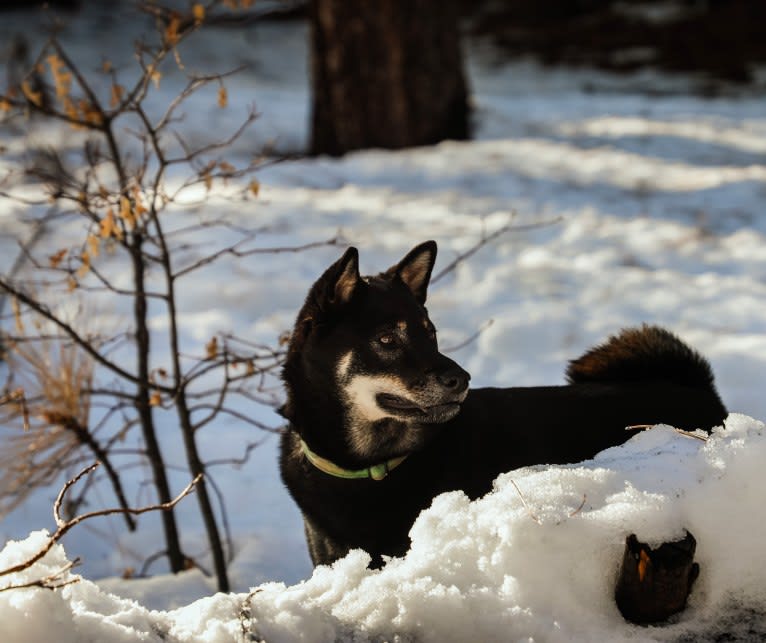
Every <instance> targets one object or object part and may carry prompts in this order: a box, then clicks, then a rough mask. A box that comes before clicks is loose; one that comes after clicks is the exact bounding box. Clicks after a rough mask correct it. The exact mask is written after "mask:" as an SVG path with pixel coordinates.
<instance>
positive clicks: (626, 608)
mask: <svg viewBox="0 0 766 643" xmlns="http://www.w3.org/2000/svg"><path fill="white" fill-rule="evenodd" d="M696 548H697V541H696V540H695V539H694V536H692V535H691V533H689V532H688V531H687V532H686V537H685V538H683V539H682V540H677V541H675V542H670V543H663V544H662V545H660V546H659V547H658V548H657V549H652V548H651V547H649V545H647V544H645V543H642V542H640V541H639V540H638V538H636V536H635V534H631V535H630V536H628V538H627V539H626V540H625V554H624V556H623V559H622V568H621V569H620V577H619V579H618V581H617V588H616V589H615V600H616V601H617V607H618V608H619V610H620V612H621V613H622V615H623V616H624V617H625V619H627V620H628V621H631V622H633V623H639V624H648V623H659V622H661V621H665V620H667V619H668V618H669V617H671V616H672V615H673V614H676V613H677V612H680V611H681V610H683V609H684V608H685V607H686V599H687V598H688V597H689V592H691V588H692V584H693V583H694V581H695V579H696V578H697V576H698V575H699V565H698V564H697V563H695V562H694V552H695V550H696Z"/></svg>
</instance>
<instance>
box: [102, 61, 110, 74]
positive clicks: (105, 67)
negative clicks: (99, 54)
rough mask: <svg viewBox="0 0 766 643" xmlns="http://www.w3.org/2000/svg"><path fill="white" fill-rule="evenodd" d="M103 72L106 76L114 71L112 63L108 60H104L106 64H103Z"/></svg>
mask: <svg viewBox="0 0 766 643" xmlns="http://www.w3.org/2000/svg"><path fill="white" fill-rule="evenodd" d="M101 71H103V72H104V73H105V74H108V73H109V72H110V71H112V61H111V60H109V59H108V58H104V62H102V63H101Z"/></svg>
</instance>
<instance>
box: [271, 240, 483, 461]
mask: <svg viewBox="0 0 766 643" xmlns="http://www.w3.org/2000/svg"><path fill="white" fill-rule="evenodd" d="M435 259H436V243H435V242H433V241H427V242H425V243H423V244H420V245H419V246H417V247H415V248H414V249H413V250H411V251H410V252H409V253H408V254H407V255H406V256H405V257H404V259H402V260H401V261H400V262H399V263H397V264H396V265H394V266H392V267H391V268H390V269H389V270H387V271H386V272H383V273H381V274H380V275H377V276H374V277H361V276H360V275H359V254H358V252H357V250H356V248H349V249H348V250H347V251H346V252H345V254H344V255H343V256H342V257H341V258H340V259H339V260H338V261H336V262H335V263H334V264H333V265H331V266H330V267H329V268H328V269H327V270H326V271H325V273H324V274H323V275H322V276H321V277H320V278H319V280H317V282H316V283H315V284H314V285H313V286H312V288H311V290H310V291H309V294H308V297H307V298H306V303H305V304H304V306H303V308H302V309H301V311H300V313H299V315H298V319H297V321H296V325H295V329H294V331H293V333H292V337H291V340H290V345H289V348H288V358H287V361H286V364H285V370H284V378H285V383H286V385H287V388H288V403H287V405H286V406H285V408H284V414H285V415H286V416H287V417H288V418H289V419H291V420H294V421H295V422H296V424H297V425H298V426H299V429H300V430H302V431H304V432H310V431H311V428H310V426H309V425H310V424H312V422H311V420H312V418H310V417H306V415H305V412H308V413H311V414H313V419H314V424H325V423H324V422H322V421H321V420H322V419H323V418H317V417H316V414H317V413H322V412H323V410H324V411H326V412H327V413H328V414H334V413H340V414H341V415H342V421H341V422H339V423H338V424H339V425H340V426H342V427H343V431H344V432H345V435H343V436H311V437H312V439H313V440H314V442H315V443H316V442H317V441H319V442H322V443H325V444H328V443H329V442H332V441H333V440H334V441H335V442H336V445H335V446H336V449H332V450H333V451H336V450H337V447H338V446H339V445H340V444H343V446H345V448H346V449H348V450H350V452H351V453H352V454H353V455H354V456H356V457H357V458H361V459H362V460H371V461H372V460H378V459H380V458H381V457H393V456H395V455H401V454H403V453H407V452H410V451H412V450H415V449H417V448H419V447H421V446H422V445H423V444H424V443H425V442H426V441H427V438H428V436H429V435H430V434H431V433H433V432H434V430H435V428H436V426H437V425H438V424H440V423H443V422H446V421H448V420H450V419H452V418H453V417H455V416H456V415H457V414H458V412H459V411H460V404H461V403H462V401H463V400H464V399H465V397H466V395H467V392H468V380H469V375H468V373H466V372H465V371H464V370H463V369H462V368H460V366H458V365H457V364H456V363H455V362H454V361H452V360H451V359H449V358H448V357H445V356H444V355H442V354H441V353H440V352H439V349H438V344H437V340H436V329H435V327H434V325H433V323H432V322H431V320H430V319H429V317H428V312H427V310H426V308H425V301H426V291H427V289H428V283H429V280H430V278H431V271H432V269H433V265H434V261H435ZM317 420H319V421H318V422H317ZM325 426H326V424H325ZM304 437H305V438H308V437H309V436H308V435H304Z"/></svg>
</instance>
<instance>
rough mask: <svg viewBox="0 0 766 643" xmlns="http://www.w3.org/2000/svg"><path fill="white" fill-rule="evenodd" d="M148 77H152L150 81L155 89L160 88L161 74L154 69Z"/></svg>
mask: <svg viewBox="0 0 766 643" xmlns="http://www.w3.org/2000/svg"><path fill="white" fill-rule="evenodd" d="M149 78H151V79H152V82H153V83H154V87H155V88H156V89H159V88H160V79H161V78H162V74H161V73H160V72H159V71H158V70H156V69H155V70H153V71H152V72H151V73H150V74H149Z"/></svg>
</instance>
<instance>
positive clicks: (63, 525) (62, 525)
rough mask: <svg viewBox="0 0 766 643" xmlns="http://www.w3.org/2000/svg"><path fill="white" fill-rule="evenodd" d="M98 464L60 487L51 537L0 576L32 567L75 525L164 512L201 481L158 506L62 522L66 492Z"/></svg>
mask: <svg viewBox="0 0 766 643" xmlns="http://www.w3.org/2000/svg"><path fill="white" fill-rule="evenodd" d="M98 465H99V463H98V462H96V463H95V464H92V465H90V466H89V467H86V468H85V469H83V470H82V471H80V473H78V474H77V475H76V476H75V477H74V478H72V479H71V480H68V481H67V482H66V483H65V484H64V486H63V487H62V489H61V491H60V492H59V494H58V496H57V497H56V502H55V503H54V505H53V516H54V518H55V520H56V525H57V529H56V531H55V532H54V533H53V535H51V536H50V537H49V538H48V540H47V541H46V543H45V545H43V546H42V547H41V548H40V549H39V550H38V551H37V552H36V553H35V554H33V555H32V556H30V557H29V558H27V559H26V560H24V561H22V562H21V563H18V564H16V565H13V566H12V567H7V568H6V569H2V570H0V576H7V575H8V574H15V573H17V572H20V571H22V570H24V569H28V568H29V567H31V566H32V565H34V564H35V563H36V562H37V561H38V560H40V559H41V558H42V557H43V556H45V554H47V553H48V552H49V551H50V550H51V549H52V548H53V545H55V544H56V543H57V542H58V541H59V540H61V539H62V538H63V537H64V535H66V533H67V532H68V531H69V530H70V529H72V527H74V526H75V525H78V524H80V523H81V522H83V521H84V520H90V519H91V518H96V517H98V516H111V515H113V514H122V513H125V512H127V513H130V514H132V515H134V516H137V515H139V514H143V513H146V512H148V511H165V510H168V509H172V508H173V507H175V506H176V505H177V504H178V503H179V502H180V501H181V500H182V499H183V498H185V497H186V496H188V495H189V494H190V493H191V492H192V490H193V489H194V487H195V486H196V485H197V483H198V482H199V481H200V480H201V479H202V475H201V474H200V475H197V476H196V477H195V478H194V479H193V480H192V481H191V482H190V483H189V484H188V485H186V487H184V489H183V490H182V491H181V493H179V494H178V495H177V496H176V497H175V498H173V499H172V500H171V501H169V502H164V503H160V504H155V505H147V506H145V507H139V508H135V509H134V508H128V509H118V508H114V509H100V510H97V511H90V512H88V513H84V514H80V515H79V516H75V517H74V518H71V519H69V520H64V519H62V518H61V503H62V502H63V500H64V495H65V494H66V492H67V491H68V490H69V489H70V488H71V487H72V485H74V484H75V483H76V482H77V481H78V480H80V478H82V477H83V476H84V475H87V474H89V473H91V472H92V471H93V470H94V469H95V468H96V467H98Z"/></svg>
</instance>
